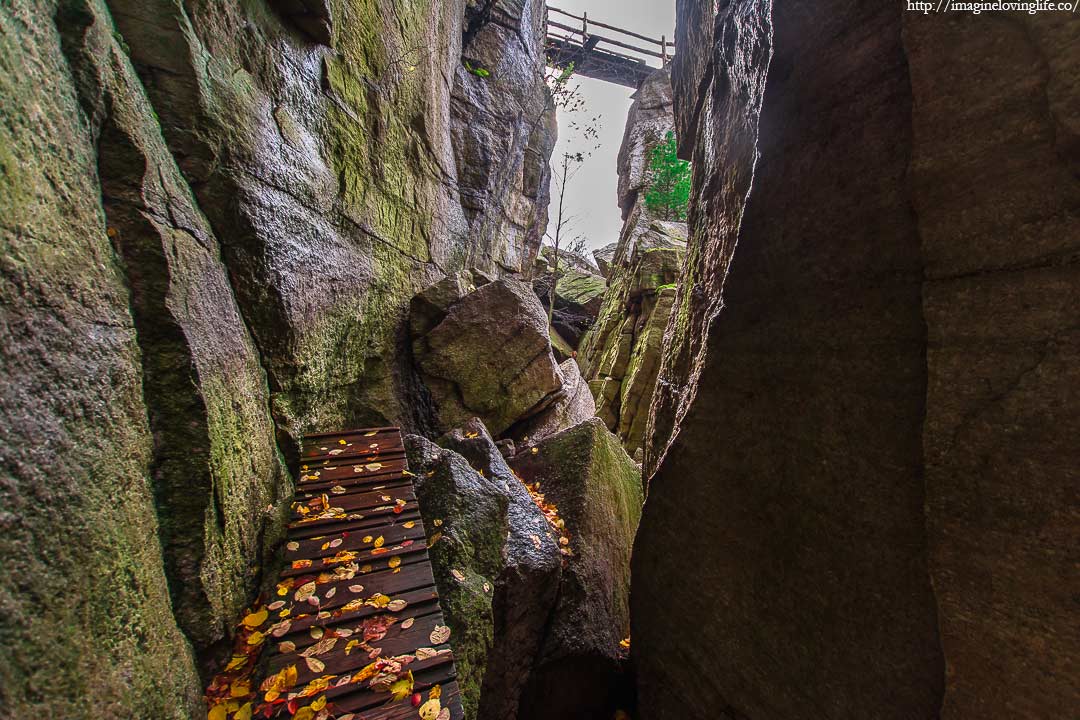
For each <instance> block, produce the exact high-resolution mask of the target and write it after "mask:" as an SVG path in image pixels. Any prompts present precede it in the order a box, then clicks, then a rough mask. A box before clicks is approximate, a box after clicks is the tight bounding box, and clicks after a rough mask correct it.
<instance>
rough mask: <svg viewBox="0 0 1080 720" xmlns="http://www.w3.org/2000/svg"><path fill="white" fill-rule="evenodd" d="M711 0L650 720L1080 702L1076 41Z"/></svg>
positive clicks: (1000, 27) (640, 657)
mask: <svg viewBox="0 0 1080 720" xmlns="http://www.w3.org/2000/svg"><path fill="white" fill-rule="evenodd" d="M714 8H715V6H714V5H713V4H712V3H708V2H701V1H699V0H681V2H680V3H679V28H680V31H679V37H678V38H677V43H678V44H679V47H680V53H679V54H678V55H677V56H676V67H675V71H674V73H675V78H676V80H675V87H676V88H677V102H676V107H677V111H678V118H679V119H678V122H679V126H680V127H681V128H685V129H686V130H685V134H684V135H683V136H682V137H681V140H682V149H683V152H684V153H691V152H692V153H693V155H692V157H693V159H694V164H695V168H694V171H695V182H694V196H693V201H692V212H691V220H690V226H691V232H690V249H689V263H688V271H687V272H688V275H689V277H690V279H689V280H688V281H687V282H686V283H685V284H684V285H683V286H681V287H680V290H679V293H678V296H677V298H676V305H677V310H676V313H675V315H674V316H673V318H672V320H671V323H670V325H669V327H668V335H667V340H666V342H665V354H664V367H663V369H662V371H661V379H660V385H661V387H662V388H663V390H662V392H659V393H658V394H657V397H656V401H655V404H654V408H653V428H654V432H653V437H652V444H651V445H650V452H649V457H648V458H647V462H646V464H647V467H646V470H647V471H649V470H651V469H652V468H654V467H655V468H656V469H655V474H652V476H651V480H650V485H649V500H648V503H647V504H646V508H645V511H644V515H643V518H642V524H641V528H640V531H639V534H638V537H637V541H636V545H635V552H634V558H633V562H634V567H633V597H632V603H631V604H632V624H633V638H634V640H633V654H634V657H635V662H636V664H637V672H638V678H639V691H640V701H641V708H640V709H641V712H642V715H643V716H646V717H649V718H653V719H655V720H663V719H665V718H685V717H705V716H713V717H715V716H720V717H728V718H751V719H752V718H770V719H774V718H820V717H831V718H852V719H854V718H865V717H869V716H872V717H875V718H897V719H898V720H899V719H901V718H904V719H906V720H910V718H937V717H942V718H973V717H980V718H982V717H987V718H1002V719H1004V718H1032V719H1034V718H1044V717H1057V716H1060V715H1061V714H1062V713H1067V712H1068V710H1067V708H1070V707H1075V706H1076V705H1077V702H1078V701H1080V697H1078V695H1077V689H1076V685H1075V683H1074V682H1072V680H1071V677H1072V676H1073V675H1074V674H1075V673H1074V672H1073V671H1072V670H1070V668H1072V669H1075V667H1076V663H1077V660H1078V654H1077V652H1078V651H1077V647H1076V644H1075V642H1073V641H1072V640H1071V635H1072V634H1073V633H1072V631H1071V629H1070V628H1071V624H1070V620H1069V617H1070V607H1071V600H1070V599H1069V598H1068V596H1067V593H1066V592H1065V591H1064V589H1063V588H1064V585H1066V584H1067V582H1063V581H1064V580H1065V578H1067V577H1070V573H1072V570H1071V568H1072V567H1073V566H1074V565H1075V563H1076V561H1077V551H1076V548H1077V547H1080V544H1078V543H1077V540H1078V537H1077V527H1078V525H1077V522H1076V518H1077V505H1076V499H1075V497H1074V493H1073V492H1072V491H1071V490H1070V488H1071V487H1073V486H1074V485H1075V467H1076V464H1077V459H1078V458H1077V456H1076V455H1077V453H1076V448H1075V443H1072V442H1071V438H1074V437H1075V436H1076V435H1077V431H1078V430H1080V411H1078V408H1080V403H1078V402H1077V397H1076V390H1075V388H1076V387H1077V377H1076V367H1077V366H1078V365H1077V360H1078V350H1080V344H1078V343H1077V340H1078V336H1077V329H1076V324H1075V317H1074V315H1075V312H1070V311H1068V310H1066V308H1068V307H1071V306H1074V305H1075V298H1076V297H1077V286H1078V283H1080V271H1078V266H1077V258H1078V257H1080V253H1078V252H1077V250H1078V240H1077V239H1078V238H1080V233H1078V232H1077V217H1078V215H1077V209H1078V208H1080V184H1078V182H1077V174H1076V169H1077V160H1078V158H1080V155H1078V154H1077V147H1078V145H1077V138H1078V137H1080V135H1078V133H1077V125H1076V117H1077V110H1078V108H1080V98H1078V96H1077V94H1076V86H1075V82H1072V81H1071V80H1069V79H1068V78H1069V77H1071V76H1069V75H1068V72H1067V71H1066V70H1065V69H1066V68H1068V67H1075V64H1076V62H1077V60H1078V55H1077V47H1080V45H1077V43H1076V40H1077V38H1078V34H1080V22H1078V21H1076V20H1075V19H1073V18H1072V17H1071V16H1069V17H1066V16H1064V15H1061V14H1055V13H1045V14H1039V15H1034V16H1032V15H1027V14H1019V13H1017V14H1012V13H1009V14H999V13H992V14H989V15H987V14H984V15H982V16H978V17H975V16H970V15H963V14H959V13H954V14H946V15H935V14H931V15H929V16H923V15H922V14H919V13H905V12H904V8H903V6H902V4H896V5H891V6H890V5H888V4H885V5H882V4H851V3H841V2H828V3H824V4H822V3H820V2H818V3H810V2H800V1H796V0H791V1H785V2H781V1H780V0H776V2H774V3H769V2H760V1H753V0H747V1H744V2H734V3H729V4H724V5H723V6H722V7H721V8H720V9H719V11H718V12H715V10H714ZM714 12H715V17H714ZM808 27H813V28H814V32H807V31H806V28H808ZM770 59H771V62H770ZM758 131H760V132H758ZM758 153H760V159H757V156H758ZM755 159H756V165H755ZM751 180H752V189H751ZM729 262H730V268H729V267H728V264H729ZM695 288H696V289H695ZM721 291H722V297H721ZM671 438H673V439H671ZM687 528H694V529H695V533H696V535H695V537H696V542H697V543H698V547H699V548H700V550H699V551H697V552H695V553H694V557H693V561H692V562H681V561H679V560H678V559H677V558H676V557H675V556H674V555H673V553H672V548H673V547H677V546H678V545H679V544H680V543H681V542H684V540H685V537H686V533H687ZM672 608H678V612H672ZM673 658H677V660H674V659H673Z"/></svg>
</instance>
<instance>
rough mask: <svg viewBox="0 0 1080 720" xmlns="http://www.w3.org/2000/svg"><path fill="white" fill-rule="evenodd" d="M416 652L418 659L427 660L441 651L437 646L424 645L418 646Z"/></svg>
mask: <svg viewBox="0 0 1080 720" xmlns="http://www.w3.org/2000/svg"><path fill="white" fill-rule="evenodd" d="M414 654H415V655H416V659H417V660H427V659H428V658H433V657H435V656H436V655H438V654H439V652H438V650H436V649H435V648H429V647H422V648H416V652H415V653H414Z"/></svg>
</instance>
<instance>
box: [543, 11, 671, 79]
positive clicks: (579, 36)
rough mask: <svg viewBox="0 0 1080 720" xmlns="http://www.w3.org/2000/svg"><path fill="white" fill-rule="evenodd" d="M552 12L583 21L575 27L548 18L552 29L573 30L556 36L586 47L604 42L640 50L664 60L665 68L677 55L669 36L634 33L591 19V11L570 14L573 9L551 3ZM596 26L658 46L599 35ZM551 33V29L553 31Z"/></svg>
mask: <svg viewBox="0 0 1080 720" xmlns="http://www.w3.org/2000/svg"><path fill="white" fill-rule="evenodd" d="M548 12H549V14H550V13H556V14H558V15H560V16H563V17H567V18H570V19H572V20H577V21H578V22H580V23H581V24H580V26H577V27H575V26H572V25H566V24H563V23H560V22H557V21H555V20H552V19H551V18H550V17H549V18H548V27H549V28H558V29H559V30H564V31H566V32H568V33H570V36H569V37H559V36H556V37H559V39H560V40H564V41H570V42H574V43H580V44H581V46H582V47H584V48H586V49H593V48H596V47H598V46H599V45H601V44H603V45H613V46H615V47H618V48H622V49H623V50H630V51H632V52H635V53H638V55H645V56H647V57H654V58H659V60H660V63H661V67H667V64H668V62H670V60H671V57H672V56H673V55H674V54H675V45H674V43H673V42H670V41H669V40H668V39H667V36H666V35H661V36H660V39H659V40H657V39H656V38H651V37H648V36H647V35H640V34H638V33H636V32H631V31H629V30H623V29H622V28H618V27H615V26H614V25H609V24H607V23H602V22H600V21H598V20H590V19H589V13H587V12H583V13H582V14H581V15H574V14H573V13H569V12H567V11H565V10H561V9H559V8H557V7H552V6H551V5H548ZM568 22H569V21H568ZM593 27H599V28H604V29H605V30H610V31H611V32H612V33H617V34H618V35H624V36H627V37H631V38H635V39H637V40H641V41H643V42H646V43H649V45H650V46H656V47H655V48H653V47H644V48H643V47H639V46H637V45H632V44H630V43H628V42H625V41H623V40H616V39H614V38H611V37H607V36H604V35H598V34H596V33H594V32H592V28H593ZM549 32H550V30H549ZM602 49H603V50H604V51H605V52H609V53H611V54H613V55H619V56H621V57H624V58H626V59H628V60H636V61H638V62H646V61H645V60H644V59H643V58H641V57H634V56H631V55H626V54H624V53H621V52H618V51H615V50H609V49H608V48H602Z"/></svg>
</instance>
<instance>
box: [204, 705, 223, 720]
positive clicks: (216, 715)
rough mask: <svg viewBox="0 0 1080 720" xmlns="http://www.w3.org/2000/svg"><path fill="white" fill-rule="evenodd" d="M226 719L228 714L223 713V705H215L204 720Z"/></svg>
mask: <svg viewBox="0 0 1080 720" xmlns="http://www.w3.org/2000/svg"><path fill="white" fill-rule="evenodd" d="M226 717H228V713H226V712H225V706H224V705H215V706H214V707H212V708H210V712H208V713H207V714H206V720H225V718H226Z"/></svg>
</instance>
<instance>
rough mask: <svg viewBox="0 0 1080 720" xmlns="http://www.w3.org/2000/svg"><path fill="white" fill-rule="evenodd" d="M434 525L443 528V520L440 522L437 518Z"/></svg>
mask: <svg viewBox="0 0 1080 720" xmlns="http://www.w3.org/2000/svg"><path fill="white" fill-rule="evenodd" d="M432 524H433V525H434V526H435V527H441V526H442V520H439V519H438V518H436V519H435V520H433V521H432Z"/></svg>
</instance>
